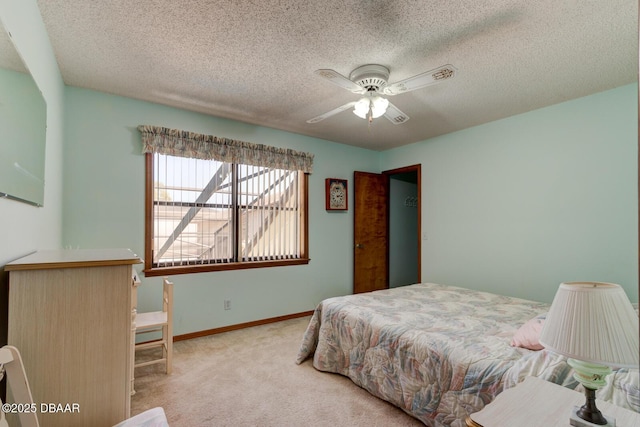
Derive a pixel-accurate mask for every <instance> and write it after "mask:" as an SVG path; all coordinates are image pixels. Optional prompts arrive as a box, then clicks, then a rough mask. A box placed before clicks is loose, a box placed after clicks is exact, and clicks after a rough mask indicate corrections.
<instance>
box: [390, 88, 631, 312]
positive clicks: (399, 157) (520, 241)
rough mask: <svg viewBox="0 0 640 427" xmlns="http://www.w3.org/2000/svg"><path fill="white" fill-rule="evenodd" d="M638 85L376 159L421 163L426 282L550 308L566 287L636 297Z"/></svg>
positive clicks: (397, 164) (399, 163) (401, 163)
mask: <svg viewBox="0 0 640 427" xmlns="http://www.w3.org/2000/svg"><path fill="white" fill-rule="evenodd" d="M637 94H638V88H637V85H636V84H632V85H627V86H623V87H620V88H617V89H614V90H610V91H606V92H602V93H598V94H595V95H591V96H588V97H585V98H581V99H576V100H573V101H569V102H565V103H562V104H557V105H554V106H551V107H547V108H543V109H540V110H536V111H532V112H529V113H526V114H521V115H518V116H514V117H510V118H506V119H503V120H499V121H496V122H492V123H488V124H485V125H482V126H477V127H474V128H470V129H466V130H463V131H459V132H455V133H451V134H448V135H444V136H440V137H437V138H432V139H430V140H428V141H424V142H420V143H416V144H412V145H409V146H405V147H401V148H397V149H394V150H390V151H387V152H384V153H382V154H381V169H382V170H387V169H393V168H397V167H401V166H405V165H408V164H415V163H421V164H422V231H423V233H426V235H427V240H426V241H423V242H422V244H423V245H422V280H423V281H431V282H437V283H445V284H450V285H459V286H463V287H469V288H476V289H482V290H488V291H493V292H497V293H502V294H507V295H514V296H518V297H524V298H529V299H535V300H541V301H549V302H550V301H551V300H552V299H553V296H554V295H555V292H556V290H557V287H558V284H559V283H561V282H562V281H575V280H590V281H609V282H614V283H619V284H620V285H622V286H623V287H624V288H625V290H626V291H627V295H628V296H629V298H630V299H631V300H632V301H638V227H637V224H638V188H637V182H638V166H637V143H638V135H637V130H638V126H637V121H638V110H637V105H638V104H637Z"/></svg>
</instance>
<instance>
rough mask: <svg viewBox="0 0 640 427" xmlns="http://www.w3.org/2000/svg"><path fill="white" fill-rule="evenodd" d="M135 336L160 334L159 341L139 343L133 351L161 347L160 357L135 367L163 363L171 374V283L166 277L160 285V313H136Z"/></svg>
mask: <svg viewBox="0 0 640 427" xmlns="http://www.w3.org/2000/svg"><path fill="white" fill-rule="evenodd" d="M135 324H136V336H139V335H141V334H148V333H150V332H161V334H162V336H161V338H160V339H159V340H153V341H148V342H141V343H138V344H136V345H135V349H136V351H137V350H144V349H148V348H155V347H161V348H162V357H161V358H157V359H153V360H149V361H144V362H138V363H135V365H134V366H135V367H136V368H138V367H140V366H147V365H152V364H155V363H164V364H165V371H166V373H167V374H170V373H171V359H172V353H173V283H172V282H170V281H169V279H167V278H166V277H165V278H164V280H163V283H162V311H153V312H149V313H138V314H136V319H135Z"/></svg>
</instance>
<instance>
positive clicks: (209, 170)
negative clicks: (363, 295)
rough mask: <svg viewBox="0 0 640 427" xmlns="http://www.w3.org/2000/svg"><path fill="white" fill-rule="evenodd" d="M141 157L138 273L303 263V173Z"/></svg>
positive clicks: (305, 178)
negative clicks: (141, 259) (142, 239)
mask: <svg viewBox="0 0 640 427" xmlns="http://www.w3.org/2000/svg"><path fill="white" fill-rule="evenodd" d="M146 156H147V160H146V165H147V166H146V168H147V172H146V202H145V204H146V207H145V209H146V224H145V235H146V248H145V274H146V275H148V276H154V275H166V274H180V273H194V272H200V271H215V270H230V269H242V268H255V267H268V266H283V265H292V264H293V265H298V264H306V263H308V261H309V260H308V243H307V239H308V232H307V230H308V215H307V191H308V174H307V173H305V172H303V171H301V170H289V169H288V168H284V169H283V168H278V167H267V166H255V165H250V164H243V163H233V162H225V161H221V160H212V159H200V158H192V157H182V156H175V155H171V154H166V153H160V152H147V154H146Z"/></svg>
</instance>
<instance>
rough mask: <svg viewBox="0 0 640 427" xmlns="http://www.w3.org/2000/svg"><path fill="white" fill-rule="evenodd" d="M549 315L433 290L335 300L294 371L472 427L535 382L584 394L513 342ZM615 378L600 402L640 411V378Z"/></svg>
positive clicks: (435, 423) (567, 374) (422, 415)
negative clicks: (528, 380) (470, 420)
mask: <svg viewBox="0 0 640 427" xmlns="http://www.w3.org/2000/svg"><path fill="white" fill-rule="evenodd" d="M548 308H549V304H546V303H539V302H533V301H528V300H524V299H519V298H513V297H507V296H501V295H495V294H491V293H487V292H480V291H474V290H470V289H464V288H460V287H455V286H446V285H439V284H433V283H422V284H415V285H410V286H403V287H399V288H393V289H387V290H382V291H375V292H369V293H365V294H356V295H348V296H344V297H335V298H329V299H326V300H324V301H322V302H321V303H320V304H319V305H318V306H317V307H316V309H315V311H314V314H313V316H312V317H311V320H310V322H309V325H308V327H307V330H306V331H305V333H304V336H303V340H302V344H301V346H300V350H299V352H298V355H297V359H296V363H298V364H300V363H302V362H304V361H305V360H306V359H308V358H310V357H313V366H314V367H315V368H316V369H318V370H320V371H326V372H333V373H338V374H341V375H345V376H347V377H349V378H350V379H351V380H352V381H353V382H354V383H355V384H357V385H358V386H360V387H362V388H364V389H366V390H367V391H369V392H370V393H371V394H373V395H375V396H377V397H379V398H381V399H384V400H386V401H388V402H390V403H392V404H394V405H396V406H398V407H399V408H401V409H402V410H404V411H405V412H407V413H408V414H410V415H412V416H414V417H415V418H417V419H419V420H420V421H422V422H423V423H424V424H426V425H428V426H432V427H441V426H453V427H464V426H465V421H464V420H465V418H466V416H467V415H468V414H470V413H472V412H476V411H478V410H480V409H481V408H482V407H483V406H484V405H486V404H487V403H489V402H490V401H491V400H493V398H494V397H495V396H496V395H498V394H499V393H500V392H501V391H502V390H504V389H505V388H508V387H512V386H514V385H516V384H517V383H518V382H520V381H522V380H524V378H525V377H526V376H528V375H533V376H538V377H541V378H543V379H545V380H548V381H552V382H554V383H557V384H561V385H563V386H566V387H570V388H576V387H577V386H578V387H579V385H578V383H577V382H576V381H575V380H574V379H573V376H572V371H571V368H570V367H569V366H568V365H567V364H566V360H565V359H564V358H563V357H562V356H559V355H556V354H553V353H551V352H547V351H545V350H540V351H535V350H531V349H528V348H523V347H531V342H528V341H527V340H528V339H529V341H531V340H530V338H531V337H526V336H525V337H524V338H523V337H522V336H520V338H521V339H520V341H518V340H515V337H518V336H519V334H520V335H521V334H525V335H526V334H531V333H532V332H531V331H532V330H533V329H535V328H532V327H531V325H534V324H535V323H536V321H537V324H538V325H539V324H540V323H541V321H543V320H541V319H543V317H544V313H546V311H547V310H548ZM532 322H534V323H532ZM534 326H535V325H534ZM533 333H535V332H533ZM516 341H517V342H516ZM534 341H535V339H534ZM512 342H513V343H514V345H511V344H512ZM523 343H524V344H523ZM611 378H612V379H611V381H610V384H609V383H608V384H607V386H606V387H605V388H604V389H602V390H600V391H599V393H600V394H599V395H598V397H600V395H601V394H602V395H603V396H604V395H606V396H608V397H609V398H608V399H607V400H610V401H613V402H614V403H616V404H619V405H621V406H626V407H628V408H630V409H633V410H636V411H639V410H640V402H638V400H640V399H639V398H638V395H639V392H638V371H637V370H635V372H634V371H628V370H620V371H619V372H616V373H615V374H614V375H612V376H611ZM634 405H637V406H636V407H635V408H634Z"/></svg>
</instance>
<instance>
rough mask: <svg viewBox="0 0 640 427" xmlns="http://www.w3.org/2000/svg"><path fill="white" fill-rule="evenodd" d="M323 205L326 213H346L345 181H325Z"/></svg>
mask: <svg viewBox="0 0 640 427" xmlns="http://www.w3.org/2000/svg"><path fill="white" fill-rule="evenodd" d="M325 205H326V206H325V208H326V209H327V210H328V211H346V210H347V209H348V197H347V180H346V179H339V178H327V179H325Z"/></svg>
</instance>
